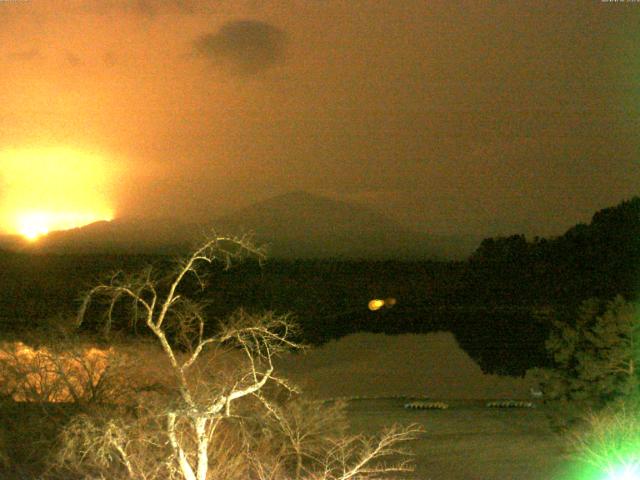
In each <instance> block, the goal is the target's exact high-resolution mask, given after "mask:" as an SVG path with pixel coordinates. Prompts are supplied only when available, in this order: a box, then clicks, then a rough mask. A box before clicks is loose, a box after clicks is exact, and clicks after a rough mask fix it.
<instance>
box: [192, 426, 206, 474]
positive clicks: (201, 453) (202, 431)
mask: <svg viewBox="0 0 640 480" xmlns="http://www.w3.org/2000/svg"><path fill="white" fill-rule="evenodd" d="M195 426H196V436H197V437H198V480H207V470H208V469H209V437H208V436H207V418H206V417H198V418H196V420H195Z"/></svg>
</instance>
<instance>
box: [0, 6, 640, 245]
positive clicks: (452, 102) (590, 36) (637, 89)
mask: <svg viewBox="0 0 640 480" xmlns="http://www.w3.org/2000/svg"><path fill="white" fill-rule="evenodd" d="M639 24H640V3H637V2H606V1H600V0H581V1H577V2H574V1H564V0H563V1H557V0H553V1H516V0H514V1H501V2H494V1H488V0H486V1H485V0H482V1H439V0H422V1H420V0H282V1H279V0H274V1H257V0H253V1H240V0H216V1H213V0H212V1H205V0H173V1H171V0H138V1H136V0H95V1H79V0H25V1H20V0H16V1H1V0H0V149H1V148H22V147H25V146H31V147H34V146H35V147H49V146H51V147H64V148H71V149H77V150H79V151H91V152H98V153H99V154H100V155H102V157H103V158H105V159H106V161H107V162H108V163H109V164H110V165H112V166H113V167H114V171H117V172H118V173H117V177H116V178H117V180H116V181H114V185H113V186H112V187H113V188H112V191H111V193H110V195H111V201H112V202H113V208H114V209H115V211H116V213H117V215H119V216H133V215H136V216H139V215H145V216H149V215H170V216H181V217H185V218H189V219H204V218H211V217H215V216H217V215H218V214H222V213H227V212H229V211H231V210H233V209H235V208H238V207H244V206H247V205H249V204H251V203H252V202H255V201H258V200H261V199H265V198H267V197H270V196H273V195H277V194H281V193H285V192H288V191H291V190H307V191H309V192H315V193H319V194H323V195H327V196H330V197H333V198H340V199H344V200H350V201H355V202H358V203H361V204H363V205H368V206H371V207H373V208H376V209H378V210H380V211H382V212H383V213H385V214H387V215H389V216H392V217H394V218H395V219H396V220H399V221H402V222H403V223H406V224H408V225H411V226H414V227H416V228H420V229H423V230H427V231H431V232H434V233H465V232H466V233H476V234H497V233H518V232H524V233H527V234H530V235H533V234H539V235H550V234H559V233H561V232H563V231H564V230H565V229H566V228H568V227H569V226H571V225H572V224H575V223H576V222H578V221H588V220H589V218H590V216H591V214H592V213H594V212H595V211H596V210H598V209H600V208H603V207H606V206H612V205H614V204H616V203H618V202H619V201H621V200H623V199H625V198H629V197H631V196H632V195H635V194H640V168H639V166H640V165H639V160H640V154H639V146H640V29H638V28H637V26H638V25H639Z"/></svg>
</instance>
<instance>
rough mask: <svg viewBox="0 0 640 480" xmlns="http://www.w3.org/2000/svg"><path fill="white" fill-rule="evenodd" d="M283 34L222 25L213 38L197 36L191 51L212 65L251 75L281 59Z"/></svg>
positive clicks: (244, 24) (245, 23)
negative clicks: (193, 50)
mask: <svg viewBox="0 0 640 480" xmlns="http://www.w3.org/2000/svg"><path fill="white" fill-rule="evenodd" d="M285 43H286V34H285V32H283V31H282V30H280V29H279V28H277V27H274V26H273V25H269V24H268V23H264V22H259V21H254V20H242V21H236V22H230V23H226V24H225V25H223V26H222V28H220V30H219V31H218V32H217V33H215V34H206V35H202V36H200V37H199V38H198V39H197V40H196V41H195V43H194V48H195V51H196V52H197V53H198V54H199V55H203V56H205V57H207V58H208V59H210V60H211V61H212V62H213V63H214V64H215V65H222V66H226V67H230V68H231V70H232V71H234V72H235V73H240V74H245V75H251V74H255V73H258V72H260V71H262V70H265V69H267V68H269V67H271V66H273V65H275V64H277V63H278V62H280V61H281V60H282V59H283V55H284V46H285Z"/></svg>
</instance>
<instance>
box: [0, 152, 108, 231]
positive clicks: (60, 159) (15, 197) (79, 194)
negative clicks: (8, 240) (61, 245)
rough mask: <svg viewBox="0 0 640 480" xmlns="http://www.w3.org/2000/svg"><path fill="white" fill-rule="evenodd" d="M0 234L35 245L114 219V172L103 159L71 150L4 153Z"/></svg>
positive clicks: (0, 161) (0, 172)
mask: <svg viewBox="0 0 640 480" xmlns="http://www.w3.org/2000/svg"><path fill="white" fill-rule="evenodd" d="M0 168H1V170H0V182H1V184H2V187H3V188H2V190H1V191H0V230H2V231H4V232H5V233H10V234H18V235H21V236H22V237H24V238H25V239H27V240H29V241H36V240H37V239H38V238H40V237H42V236H43V235H46V234H48V233H49V232H52V231H55V230H68V229H71V228H76V227H81V226H83V225H87V224H89V223H92V222H96V221H99V220H111V219H112V218H113V216H114V214H113V208H112V207H111V203H112V202H111V200H110V199H109V198H108V195H107V193H108V188H109V186H110V184H111V183H112V179H113V169H110V168H108V165H107V164H106V162H105V161H104V160H103V159H102V158H101V157H100V156H98V155H95V154H89V153H84V152H80V151H76V150H73V149H69V148H46V149H45V148H29V149H9V150H3V151H0Z"/></svg>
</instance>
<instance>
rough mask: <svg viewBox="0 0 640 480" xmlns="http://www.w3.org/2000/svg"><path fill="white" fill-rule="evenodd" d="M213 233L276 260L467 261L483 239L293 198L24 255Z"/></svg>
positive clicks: (101, 229)
mask: <svg viewBox="0 0 640 480" xmlns="http://www.w3.org/2000/svg"><path fill="white" fill-rule="evenodd" d="M212 229H215V231H217V232H218V233H222V234H235V235H241V234H245V233H252V234H255V240H256V241H257V242H258V243H267V244H268V251H269V256H270V257H273V258H329V257H338V258H367V259H382V258H403V259H430V258H464V257H466V256H468V255H469V254H470V253H471V252H472V251H473V249H474V248H475V247H476V246H477V245H478V242H479V240H480V239H479V238H469V237H453V236H450V237H445V236H432V235H428V234H427V233H424V232H416V231H412V230H410V229H408V228H406V227H404V226H402V225H401V224H399V223H397V222H394V221H393V220H391V219H389V218H386V217H384V216H382V215H380V214H378V213H377V212H375V211H373V210H370V209H368V208H365V207H362V206H360V205H357V204H354V203H348V202H344V201H338V200H333V199H330V198H326V197H323V196H320V195H314V194H310V193H306V192H303V191H296V192H290V193H286V194H283V195H279V196H276V197H273V198H269V199H267V200H265V201H262V202H258V203H256V204H254V205H251V206H249V207H246V208H243V209H240V210H237V211H235V212H233V213H232V214H229V215H224V216H222V217H218V218H217V219H214V220H212V221H211V222H210V224H206V223H186V222H183V221H180V220H178V219H172V218H155V219H149V218H147V219H142V218H120V219H115V220H113V221H110V222H108V221H103V222H96V223H92V224H89V225H86V226H84V227H80V228H76V229H72V230H66V231H57V232H51V233H50V234H48V235H47V236H45V237H43V238H41V239H40V240H38V242H36V243H33V244H28V245H26V248H29V249H33V250H36V251H46V252H60V253H96V252H100V253H105V252H109V253H124V252H126V253H169V252H175V251H176V250H179V249H183V248H185V247H186V246H188V245H189V244H192V243H193V242H196V241H198V240H200V239H202V238H204V236H205V235H206V234H207V232H210V231H211V230H212ZM5 243H6V242H5Z"/></svg>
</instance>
